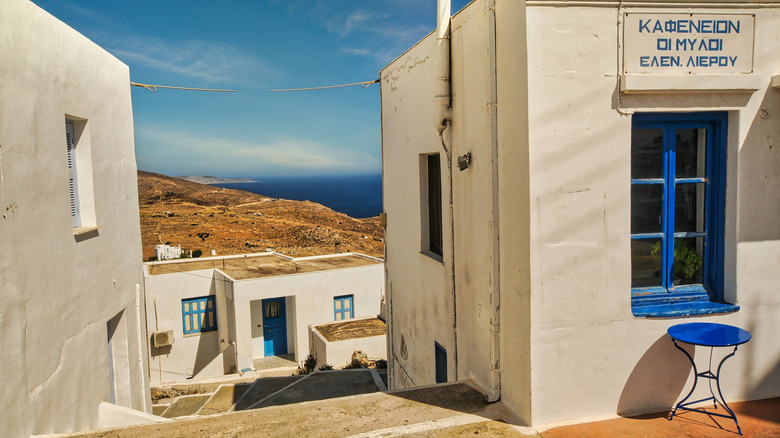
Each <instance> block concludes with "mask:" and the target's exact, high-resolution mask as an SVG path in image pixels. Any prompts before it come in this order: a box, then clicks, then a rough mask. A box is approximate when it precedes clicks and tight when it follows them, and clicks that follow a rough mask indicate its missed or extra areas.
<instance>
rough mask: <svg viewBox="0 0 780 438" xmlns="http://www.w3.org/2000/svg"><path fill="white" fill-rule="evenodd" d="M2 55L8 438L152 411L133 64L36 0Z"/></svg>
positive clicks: (8, 6) (7, 7)
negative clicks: (133, 96)
mask: <svg viewBox="0 0 780 438" xmlns="http://www.w3.org/2000/svg"><path fill="white" fill-rule="evenodd" d="M0 59H2V62H0V84H2V85H0V202H1V203H2V218H0V241H2V245H0V250H1V251H2V253H1V254H0V278H2V286H0V351H2V355H0V376H2V381H3V383H2V391H0V392H1V393H2V397H0V410H2V412H3V420H2V421H0V436H3V437H27V436H30V435H40V434H50V433H64V432H73V431H84V430H88V429H93V428H96V427H105V426H108V425H111V424H117V423H112V422H111V417H112V415H113V414H116V413H118V412H124V413H126V412H128V409H127V408H130V409H133V410H137V411H145V412H151V399H150V395H149V380H148V375H147V354H146V351H147V346H146V328H145V325H144V324H143V317H144V314H145V311H144V300H143V273H142V265H141V262H140V260H141V236H140V225H139V213H138V191H137V190H138V189H137V182H136V181H137V180H136V164H135V151H134V143H133V114H132V106H131V100H130V77H129V70H128V67H127V66H126V65H125V64H123V63H122V62H120V61H119V60H117V59H116V58H114V57H113V56H112V55H110V54H109V53H108V52H106V51H105V50H103V49H102V48H100V47H98V46H97V45H95V44H94V43H92V42H91V41H89V40H88V39H87V38H85V37H84V36H82V35H81V34H79V33H78V32H76V31H75V30H73V29H71V28H70V27H68V26H66V25H65V24H64V23H62V22H60V21H59V20H57V19H56V18H54V17H52V16H51V15H49V14H48V13H47V12H45V11H43V10H42V9H40V8H39V7H38V6H36V5H34V4H33V3H31V2H29V1H27V0H3V2H2V6H1V7H0ZM130 412H132V411H130Z"/></svg>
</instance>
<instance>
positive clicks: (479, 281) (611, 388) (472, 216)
mask: <svg viewBox="0 0 780 438" xmlns="http://www.w3.org/2000/svg"><path fill="white" fill-rule="evenodd" d="M775 5H776V4H775ZM495 6H496V8H495V11H496V27H495V35H496V47H497V49H496V55H495V56H496V62H495V65H496V67H495V68H496V69H497V73H496V80H495V84H496V88H497V93H496V94H497V102H496V106H497V108H498V111H497V115H496V116H495V118H496V120H497V127H491V125H490V123H489V121H490V117H491V116H490V115H489V113H490V108H491V105H492V103H491V99H490V94H489V89H488V90H486V88H487V87H489V84H490V82H488V83H487V84H486V83H485V81H486V80H488V81H489V80H490V78H489V72H490V71H491V69H492V68H493V67H492V65H491V64H490V61H491V58H490V57H489V56H486V55H485V53H486V51H487V52H489V51H490V50H491V45H490V41H489V35H490V34H491V30H490V23H489V21H488V22H487V23H486V20H487V19H486V16H487V15H489V11H490V1H489V0H486V1H476V2H473V3H472V4H470V5H469V6H467V7H466V8H465V9H464V10H463V11H461V12H460V13H459V14H458V15H456V16H455V17H453V26H452V27H453V31H452V32H453V33H452V44H453V45H452V64H453V70H452V88H453V100H452V102H453V121H452V124H451V126H450V127H449V128H448V129H447V131H445V136H444V138H445V141H446V142H447V144H448V145H449V146H450V147H451V148H452V150H453V155H454V156H457V155H461V154H463V153H465V152H468V151H471V152H472V167H471V168H469V169H468V170H466V171H464V172H458V171H457V170H456V171H455V172H454V177H453V186H454V200H455V205H454V217H455V221H454V222H455V236H456V237H455V267H456V296H457V321H456V322H455V323H456V325H457V347H458V348H457V351H458V358H457V361H458V365H457V367H458V378H472V379H474V380H475V381H476V382H477V383H478V384H480V386H483V387H485V386H486V384H487V383H490V382H491V376H490V374H489V373H490V364H491V363H492V362H490V361H488V360H487V359H488V357H490V351H489V350H488V349H487V348H486V347H487V346H489V345H490V344H489V342H490V331H489V330H490V327H491V324H490V321H489V320H486V318H485V316H484V314H483V313H482V314H481V313H480V312H484V311H485V308H486V306H487V308H488V309H490V307H489V306H490V305H491V304H493V303H494V301H492V298H491V295H490V294H489V292H488V291H489V290H490V288H495V287H498V288H499V290H500V295H499V297H500V306H501V312H500V316H501V319H500V322H501V324H500V330H499V332H500V336H501V339H500V347H501V349H500V361H499V362H498V363H499V365H500V368H501V400H502V401H503V402H504V403H505V404H506V405H507V406H509V407H510V408H511V409H513V410H514V411H515V412H516V413H518V414H519V416H520V418H521V419H522V420H523V421H525V422H526V423H528V424H533V425H544V424H552V423H558V422H564V421H585V420H588V419H593V418H600V417H610V416H615V415H618V414H632V413H638V412H653V411H663V410H665V409H668V408H669V407H670V406H671V405H672V404H673V403H674V401H675V400H676V399H677V398H680V396H681V394H682V395H684V394H685V393H686V392H687V391H686V390H687V389H688V388H689V387H690V386H689V385H690V382H688V383H687V384H686V380H687V379H688V378H689V376H688V374H689V371H690V367H689V366H686V364H687V361H686V359H685V358H684V356H683V355H682V354H681V353H680V352H679V351H677V350H675V349H674V347H673V346H672V344H671V341H670V340H669V339H668V337H667V336H666V335H665V333H666V329H667V328H668V327H669V326H671V325H673V324H676V323H680V322H691V321H707V322H721V323H727V324H733V325H737V326H740V327H743V328H746V329H748V330H750V331H751V332H752V333H753V335H754V338H753V340H752V341H751V342H750V343H749V344H747V345H745V346H744V347H740V349H739V352H738V353H737V355H736V356H735V357H734V358H732V359H730V360H729V362H727V365H725V366H724V379H723V388H724V392H725V394H726V397H727V398H728V399H729V401H731V400H742V399H757V398H765V397H771V396H777V395H778V393H780V349H778V347H777V345H776V342H775V341H774V337H773V335H772V334H773V333H777V332H778V328H779V327H778V322H777V321H776V319H777V318H776V317H773V316H772V315H778V314H780V313H779V312H778V310H780V298H778V295H777V294H774V293H772V292H771V291H772V290H773V289H772V287H773V284H775V283H776V280H777V275H778V274H776V272H777V269H776V265H777V262H778V260H780V256H779V255H778V245H780V228H779V227H780V225H778V221H777V220H774V219H772V218H776V217H778V216H779V215H780V198H779V196H780V195H778V193H780V190H778V189H779V188H780V187H778V186H780V178H778V177H777V176H776V175H775V174H776V173H777V172H776V170H777V169H778V168H780V158H778V155H777V154H778V152H777V148H776V147H775V146H776V144H775V143H776V139H777V138H778V135H780V133H779V132H778V130H779V129H780V128H779V126H780V125H778V123H777V121H776V120H774V119H775V118H776V115H777V114H778V110H780V108H778V106H780V93H778V92H777V91H776V90H772V89H771V88H768V84H769V81H770V78H771V77H772V76H773V75H777V72H778V71H780V65H779V64H778V63H779V62H780V59H779V58H778V57H777V56H776V48H777V47H778V38H780V36H779V35H778V33H777V31H776V29H778V28H779V27H780V26H779V25H780V22H778V19H779V18H780V14H778V9H777V8H775V7H774V6H771V7H769V8H761V9H746V8H740V7H737V8H736V9H731V8H727V9H718V8H716V7H715V6H713V7H712V8H704V9H700V10H699V9H697V10H696V11H689V10H688V9H686V10H685V12H686V13H687V12H697V13H737V12H738V13H755V14H756V33H755V42H756V45H755V58H754V59H755V69H754V75H755V77H757V78H758V82H759V83H760V89H759V91H757V92H755V93H752V94H751V93H745V92H744V90H741V91H740V92H733V90H731V91H729V90H727V91H725V92H722V93H721V92H714V93H713V92H708V93H698V94H688V93H680V92H675V93H665V94H664V93H661V94H658V93H654V94H653V93H651V94H643V95H621V94H620V92H619V77H618V73H619V68H618V66H619V62H620V58H619V53H618V47H619V46H618V36H619V35H620V33H619V31H618V27H617V24H616V21H617V18H618V10H617V8H616V7H613V6H612V5H608V4H606V3H604V2H593V3H592V6H590V7H588V6H584V5H580V6H562V5H560V4H553V2H549V3H548V2H535V3H534V4H533V5H532V6H526V5H524V4H520V3H518V2H512V1H507V0H496V1H495ZM643 10H644V11H647V9H637V8H625V10H624V11H623V12H639V11H643ZM653 11H654V12H669V11H671V12H680V9H676V8H672V9H653ZM735 11H736V12H735ZM526 23H527V26H528V27H527V29H526ZM432 27H433V24H432ZM434 48H435V37H434V36H428V37H427V38H426V39H424V40H423V41H422V42H420V43H418V44H417V45H416V46H415V47H413V48H412V49H410V51H409V52H407V53H406V54H404V55H402V56H401V57H400V58H399V59H397V60H396V61H394V62H393V63H391V64H390V65H389V66H388V67H387V68H386V69H384V70H383V71H382V76H381V77H382V105H383V108H382V123H383V177H384V199H385V211H386V212H387V214H388V219H387V220H388V227H387V234H386V237H387V242H386V266H387V284H388V292H389V305H390V311H389V320H388V323H389V340H388V343H389V344H390V346H389V348H390V358H389V375H390V386H391V388H393V387H395V388H397V387H403V386H411V385H421V384H427V383H433V371H434V370H433V364H434V361H433V357H432V356H433V351H432V350H433V349H432V345H431V346H429V345H428V344H429V343H430V344H432V342H431V341H432V340H433V339H434V338H435V337H436V336H442V337H446V336H447V335H446V333H448V330H452V327H453V320H452V317H451V314H450V313H449V312H446V311H442V310H448V309H449V308H447V307H441V306H437V308H436V311H431V309H430V308H429V309H427V310H428V312H427V313H426V314H425V319H424V320H421V312H420V309H423V308H425V306H427V305H428V303H431V302H433V300H435V299H439V300H441V302H443V303H451V299H450V301H448V297H451V291H450V290H449V287H448V283H447V278H446V276H447V275H448V271H447V270H446V269H445V270H444V273H443V275H444V277H445V278H444V279H443V280H442V281H438V282H437V283H435V284H430V283H431V282H432V278H436V279H437V280H438V279H439V276H440V275H442V274H439V273H438V272H436V273H435V274H434V272H433V271H430V272H429V271H428V270H426V269H425V268H426V265H425V264H424V263H423V262H420V255H419V254H418V252H419V241H420V239H419V231H418V229H419V227H420V214H419V213H420V212H419V190H420V189H419V183H418V181H419V177H417V175H416V174H415V172H417V170H416V169H417V166H415V165H414V164H415V163H414V160H417V159H418V155H419V154H420V153H425V152H429V151H430V152H432V151H436V150H440V148H441V145H440V144H437V141H438V140H439V139H438V138H437V137H436V132H435V130H434V129H433V124H432V123H430V122H429V121H430V120H431V119H432V111H433V106H434V105H433V98H432V97H433V95H434V94H435V91H434V90H435V88H434V79H435V76H436V74H437V73H436V70H435V62H434V60H435V53H434ZM645 79H648V78H645ZM648 80H649V81H653V79H652V78H650V79H648ZM695 82H696V79H694V80H693V81H692V82H689V83H690V84H693V83H695ZM719 82H720V83H721V84H723V83H725V84H730V81H729V80H728V77H725V78H721V79H720V80H719ZM733 83H734V84H737V83H741V81H736V80H735V81H733ZM618 96H620V98H619V105H620V107H621V108H622V110H621V111H623V112H625V113H627V114H621V113H620V112H619V111H618V110H617V109H616V106H617V105H618ZM761 108H766V109H767V110H768V112H769V114H770V116H769V118H767V119H763V118H761V117H759V110H760V109H761ZM654 111H664V112H673V111H680V112H689V111H729V122H728V123H729V126H728V130H729V138H728V157H729V158H728V169H727V174H728V180H727V189H726V190H727V194H726V199H727V201H726V203H727V207H726V230H727V231H726V236H725V241H726V254H725V262H724V263H725V271H726V280H725V284H726V292H725V293H726V298H727V299H730V300H736V302H737V303H738V304H739V305H740V306H742V308H741V310H740V311H738V312H736V313H732V314H727V315H714V316H705V317H693V318H672V319H642V318H635V317H633V315H632V313H631V303H630V275H631V269H630V144H631V143H630V139H631V116H630V113H632V112H654ZM493 130H497V145H496V146H492V144H494V142H496V140H494V139H493V135H494V134H493ZM437 147H438V148H439V149H437ZM488 160H493V161H495V162H496V164H493V165H491V164H490V161H488ZM491 177H493V180H492V181H491ZM442 179H443V186H444V187H443V191H444V193H446V184H447V176H446V168H443V169H442ZM491 185H492V188H491ZM491 197H492V198H493V203H492V204H491V202H490V201H489V199H490V198H491ZM445 200H446V196H445ZM496 202H497V204H498V213H497V215H494V214H492V213H493V212H494V210H495V208H496V207H495V204H496ZM445 211H446V207H445ZM496 217H497V218H498V219H497V220H496ZM445 218H446V216H445ZM492 227H496V228H497V229H498V233H499V239H498V245H499V246H498V247H496V244H495V243H492V246H491V236H492V232H493V231H492ZM448 228H449V226H448V225H447V224H445V225H444V229H445V245H444V247H445V257H444V261H445V267H446V266H447V262H448V260H449V258H448V255H447V253H446V251H447V249H448V248H449V244H448V243H447V242H446V237H447V229H448ZM494 242H495V241H494ZM494 260H498V262H497V263H494V262H493V261H494ZM496 279H498V283H496ZM423 284H424V285H427V284H430V287H427V288H425V289H422V287H421V285H423ZM423 291H424V292H423ZM409 333H413V335H409ZM402 334H404V335H405V339H404V341H405V342H404V343H405V346H406V357H402V356H401V354H400V352H401V351H402V350H403V349H402V342H401V339H400V337H401V335H402ZM410 337H412V338H413V339H417V340H419V341H418V342H416V343H415V344H410V343H409V338H410ZM447 349H448V353H449V352H450V351H451V350H450V347H447ZM701 353H702V354H700V355H699V356H700V357H699V358H700V359H701V358H702V357H703V356H704V355H703V352H701ZM407 357H408V358H407ZM450 360H452V359H450ZM486 389H487V388H486Z"/></svg>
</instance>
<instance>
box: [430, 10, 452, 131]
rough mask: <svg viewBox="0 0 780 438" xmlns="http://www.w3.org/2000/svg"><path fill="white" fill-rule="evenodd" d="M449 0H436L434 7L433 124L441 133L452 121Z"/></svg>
mask: <svg viewBox="0 0 780 438" xmlns="http://www.w3.org/2000/svg"><path fill="white" fill-rule="evenodd" d="M450 10H451V5H450V0H438V3H437V7H436V23H437V33H436V45H437V49H436V54H437V57H438V59H439V65H438V67H439V68H438V75H437V77H436V96H435V97H434V98H433V99H434V103H435V105H436V111H435V114H436V116H435V119H434V126H435V127H436V130H437V131H438V132H439V134H440V135H441V134H442V133H443V132H444V130H445V129H447V126H448V125H449V123H450V122H451V121H452V99H451V95H452V92H451V86H450V18H451V17H450Z"/></svg>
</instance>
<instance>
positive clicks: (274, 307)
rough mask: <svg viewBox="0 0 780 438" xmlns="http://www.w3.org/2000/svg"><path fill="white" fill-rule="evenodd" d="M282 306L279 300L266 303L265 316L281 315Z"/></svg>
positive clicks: (274, 316) (275, 316) (276, 316)
mask: <svg viewBox="0 0 780 438" xmlns="http://www.w3.org/2000/svg"><path fill="white" fill-rule="evenodd" d="M281 313H282V312H281V308H280V306H279V302H278V301H268V302H266V303H265V317H266V318H278V317H279V316H281Z"/></svg>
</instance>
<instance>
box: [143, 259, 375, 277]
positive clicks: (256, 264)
mask: <svg viewBox="0 0 780 438" xmlns="http://www.w3.org/2000/svg"><path fill="white" fill-rule="evenodd" d="M379 263H382V262H381V261H378V260H375V259H372V258H369V257H366V256H362V255H355V254H344V255H334V256H326V257H317V258H301V259H292V260H290V259H288V258H286V257H282V256H279V255H276V254H262V255H246V256H243V257H209V258H207V259H191V260H187V261H184V262H183V261H172V262H167V261H163V262H150V263H146V268H147V269H148V272H149V275H161V274H171V273H174V272H189V271H201V270H205V269H219V270H220V271H222V272H224V273H225V274H227V275H229V276H230V277H231V278H233V279H235V280H246V279H250V278H263V277H273V276H277V275H290V274H302V273H305V272H318V271H327V270H330V269H343V268H355V267H358V266H368V265H376V264H379Z"/></svg>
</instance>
